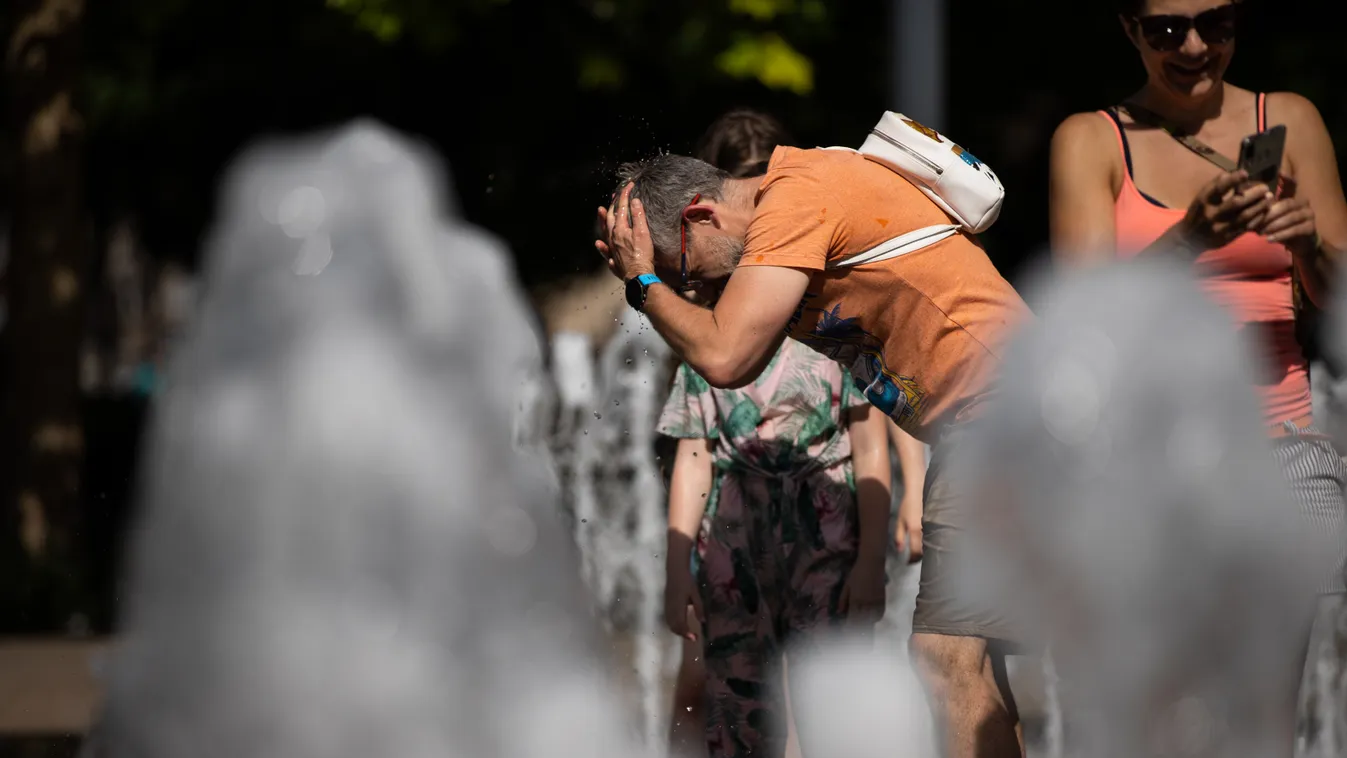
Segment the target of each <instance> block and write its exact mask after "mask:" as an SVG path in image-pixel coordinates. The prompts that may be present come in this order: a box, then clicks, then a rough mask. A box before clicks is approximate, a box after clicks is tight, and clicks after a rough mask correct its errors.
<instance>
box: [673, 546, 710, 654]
mask: <svg viewBox="0 0 1347 758" xmlns="http://www.w3.org/2000/svg"><path fill="white" fill-rule="evenodd" d="M667 574H668V576H667V578H666V579H665V580H664V623H665V624H667V625H668V627H669V631H671V632H673V633H674V634H676V635H678V636H679V637H682V638H683V639H685V640H690V641H692V642H696V641H697V635H696V634H694V633H693V632H692V630H691V629H689V628H688V607H689V606H691V608H692V610H693V612H694V613H696V614H697V620H698V621H700V622H702V623H703V624H705V623H706V616H705V615H704V614H703V612H702V598H701V595H700V594H698V592H697V582H696V581H695V580H693V578H692V569H690V568H689V567H688V566H687V565H684V566H683V567H682V568H681V569H673V568H670V569H669V570H668V572H667Z"/></svg>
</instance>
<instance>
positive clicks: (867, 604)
mask: <svg viewBox="0 0 1347 758" xmlns="http://www.w3.org/2000/svg"><path fill="white" fill-rule="evenodd" d="M884 602H885V598H884V564H883V563H882V562H880V561H857V562H856V565H854V566H852V567H851V573H850V574H848V575H847V583H846V585H845V586H844V587H842V597H841V598H840V599H839V600H838V603H837V610H838V612H839V613H843V614H846V618H847V621H848V622H850V623H863V624H876V623H878V622H879V620H880V619H881V618H883V617H884Z"/></svg>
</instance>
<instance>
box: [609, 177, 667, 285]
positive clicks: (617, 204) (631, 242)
mask: <svg viewBox="0 0 1347 758" xmlns="http://www.w3.org/2000/svg"><path fill="white" fill-rule="evenodd" d="M632 186H633V185H631V184H628V185H627V186H626V187H623V188H622V194H620V195H619V196H618V198H617V200H616V201H614V204H613V205H614V207H612V208H599V220H600V221H601V222H602V223H603V224H604V228H605V229H607V241H606V242H605V241H603V240H598V241H596V242H595V243H594V247H595V249H597V250H598V251H599V254H600V255H602V256H603V257H604V259H605V260H606V261H607V262H608V270H609V271H611V272H613V275H614V276H616V277H617V278H618V279H621V280H622V281H626V280H628V279H630V278H632V277H634V276H640V275H641V274H653V273H655V244H654V243H653V242H651V241H650V226H649V224H647V223H646V220H645V206H644V205H642V203H641V201H640V200H633V199H632V198H631V190H632Z"/></svg>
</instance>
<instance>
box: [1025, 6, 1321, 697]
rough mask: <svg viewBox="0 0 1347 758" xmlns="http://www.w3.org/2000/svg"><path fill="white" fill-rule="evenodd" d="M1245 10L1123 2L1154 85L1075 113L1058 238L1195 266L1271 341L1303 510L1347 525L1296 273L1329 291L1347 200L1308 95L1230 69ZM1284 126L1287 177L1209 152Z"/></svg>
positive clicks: (1312, 287) (1081, 251)
mask: <svg viewBox="0 0 1347 758" xmlns="http://www.w3.org/2000/svg"><path fill="white" fill-rule="evenodd" d="M1241 5H1242V3H1240V2H1231V0H1130V1H1129V0H1121V2H1118V3H1117V6H1118V8H1117V10H1118V11H1119V18H1120V20H1121V22H1122V26H1123V30H1124V31H1125V32H1126V34H1127V36H1128V39H1130V40H1131V42H1132V44H1133V45H1134V46H1135V47H1136V49H1137V51H1138V52H1139V53H1140V56H1141V62H1142V64H1143V65H1144V67H1145V70H1146V74H1147V79H1146V83H1145V84H1144V85H1143V86H1142V88H1141V89H1140V90H1139V91H1137V92H1136V93H1135V94H1133V95H1132V96H1131V97H1129V98H1127V99H1126V100H1125V101H1124V102H1123V104H1122V105H1120V106H1117V107H1113V108H1109V109H1106V110H1101V111H1098V112H1095V113H1080V114H1076V115H1074V116H1071V117H1070V118H1068V119H1067V120H1066V121H1065V122H1063V123H1062V125H1061V126H1060V127H1059V128H1058V130H1057V133H1056V134H1055V135H1054V136H1053V141H1052V158H1051V189H1050V194H1051V197H1050V208H1051V210H1050V214H1051V218H1050V220H1051V228H1052V243H1053V249H1054V250H1055V251H1058V253H1057V255H1058V257H1059V259H1062V260H1065V261H1067V262H1069V263H1083V262H1089V261H1097V260H1107V259H1111V258H1114V257H1130V256H1145V255H1180V256H1184V258H1185V259H1186V260H1188V261H1191V262H1192V265H1193V266H1194V268H1195V269H1196V272H1197V273H1198V274H1199V276H1200V277H1201V278H1202V282H1203V285H1204V289H1205V290H1206V292H1207V294H1208V295H1209V296H1210V297H1211V298H1212V299H1213V300H1215V301H1216V302H1217V303H1219V304H1221V305H1223V306H1225V307H1226V308H1227V309H1228V311H1229V312H1230V314H1231V316H1232V317H1233V318H1234V320H1235V321H1236V323H1237V324H1238V326H1239V327H1240V328H1241V329H1244V330H1247V331H1248V333H1249V334H1250V336H1252V337H1253V338H1254V339H1255V340H1256V344H1259V345H1261V346H1262V348H1263V355H1264V356H1265V358H1266V360H1265V362H1264V363H1265V366H1266V368H1267V374H1266V376H1265V378H1264V379H1263V380H1262V383H1261V386H1260V387H1259V390H1260V392H1261V394H1262V398H1263V405H1264V411H1265V414H1266V418H1267V425H1268V431H1269V434H1270V435H1271V436H1273V437H1274V438H1275V439H1276V444H1275V446H1274V449H1275V450H1276V455H1277V457H1278V460H1279V462H1280V463H1281V464H1282V468H1283V469H1284V470H1285V471H1286V473H1287V475H1288V478H1289V479H1290V483H1291V487H1292V490H1293V492H1294V494H1295V498H1296V500H1297V502H1298V504H1299V505H1300V506H1301V509H1302V512H1303V514H1304V516H1305V517H1306V518H1307V519H1309V520H1310V521H1311V522H1312V523H1313V524H1314V525H1315V526H1316V527H1318V528H1319V529H1322V530H1329V529H1332V530H1338V531H1339V532H1341V530H1342V529H1343V524H1344V511H1345V510H1347V508H1344V502H1343V479H1344V469H1343V462H1342V458H1341V456H1340V455H1339V454H1338V452H1337V451H1336V450H1334V448H1333V446H1332V444H1331V442H1329V441H1328V440H1327V439H1326V438H1325V437H1323V435H1321V434H1319V433H1318V432H1317V430H1316V429H1315V427H1314V426H1313V423H1312V422H1313V419H1312V418H1311V410H1310V409H1311V402H1310V398H1311V396H1310V382H1309V374H1308V370H1307V366H1306V362H1305V359H1304V356H1303V353H1302V351H1301V349H1300V346H1299V344H1298V342H1297V341H1296V335H1295V320H1294V318H1295V308H1294V305H1293V285H1292V282H1293V277H1292V272H1293V271H1294V272H1295V274H1296V276H1297V278H1298V279H1299V281H1300V282H1301V286H1302V289H1303V292H1304V294H1305V295H1306V296H1308V297H1309V299H1310V300H1311V301H1313V302H1314V303H1315V304H1316V305H1317V304H1322V303H1323V302H1324V301H1325V300H1326V297H1325V293H1326V292H1327V289H1328V282H1330V281H1331V280H1332V277H1333V271H1334V267H1335V265H1336V263H1337V261H1338V259H1339V255H1340V253H1339V251H1341V250H1344V249H1347V201H1344V198H1343V192H1342V185H1341V181H1340V179H1339V177H1338V170H1337V159H1336V157H1335V155H1334V151H1333V144H1332V142H1331V141H1330V140H1329V136H1328V131H1327V129H1326V128H1325V126H1324V123H1323V120H1322V119H1321V118H1320V116H1319V112H1318V110H1316V108H1315V107H1314V105H1313V104H1311V103H1310V102H1309V101H1308V100H1306V99H1305V98H1303V97H1301V96H1299V95H1296V94H1292V93H1289V92H1277V93H1272V94H1266V95H1265V94H1261V93H1254V92H1251V91H1249V90H1245V89H1241V88H1239V87H1236V86H1234V85H1233V84H1230V83H1228V82H1226V81H1225V80H1224V74H1225V70H1226V67H1227V66H1228V65H1229V63H1230V59H1231V56H1232V55H1233V53H1234V49H1235V41H1236V38H1237V37H1238V36H1239V34H1240V33H1241V32H1243V31H1244V28H1243V27H1242V26H1241V17H1242V15H1243V9H1242V8H1241ZM1278 124H1285V125H1286V130H1287V136H1286V148H1285V153H1284V156H1283V159H1282V167H1281V174H1282V181H1281V182H1280V184H1279V187H1277V188H1274V189H1269V188H1268V187H1266V186H1265V185H1263V184H1256V183H1251V182H1249V181H1247V177H1246V176H1245V175H1244V173H1243V172H1238V171H1237V172H1227V171H1225V170H1223V169H1222V168H1220V167H1218V165H1217V163H1219V161H1213V160H1212V159H1210V158H1208V157H1204V156H1203V155H1201V154H1200V152H1201V149H1202V146H1203V145H1206V146H1209V148H1210V149H1211V150H1214V151H1215V152H1216V153H1219V154H1221V155H1223V156H1227V157H1229V156H1237V155H1238V154H1239V147H1240V143H1241V141H1242V140H1243V139H1244V137H1246V136H1248V135H1249V134H1251V133H1253V132H1261V131H1263V130H1264V129H1267V128H1269V127H1270V126H1275V125H1278ZM1192 138H1196V139H1195V140H1194V139H1192ZM1321 590H1322V591H1323V593H1324V594H1325V598H1326V599H1325V603H1324V606H1325V608H1326V610H1325V613H1327V614H1336V613H1337V611H1335V610H1332V609H1333V608H1339V607H1341V598H1342V593H1343V590H1344V584H1343V571H1342V562H1341V560H1340V561H1339V564H1338V566H1337V569H1336V570H1335V571H1333V573H1332V575H1331V576H1330V577H1327V578H1326V581H1325V583H1324V585H1323V587H1322V588H1321ZM1314 644H1316V645H1317V644H1318V643H1317V642H1316V643H1314ZM1306 689H1312V688H1308V687H1307V688H1306Z"/></svg>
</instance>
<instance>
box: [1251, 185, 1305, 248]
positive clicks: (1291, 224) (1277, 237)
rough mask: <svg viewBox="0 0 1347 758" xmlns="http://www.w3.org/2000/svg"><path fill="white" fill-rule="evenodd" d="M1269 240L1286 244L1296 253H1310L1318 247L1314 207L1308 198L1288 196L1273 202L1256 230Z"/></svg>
mask: <svg viewBox="0 0 1347 758" xmlns="http://www.w3.org/2000/svg"><path fill="white" fill-rule="evenodd" d="M1255 231H1257V232H1258V233H1260V234H1262V235H1263V236H1264V237H1267V240H1268V242H1276V243H1280V244H1283V245H1286V246H1287V247H1288V248H1290V249H1291V252H1292V253H1294V254H1296V255H1309V254H1312V253H1313V252H1314V251H1315V248H1317V247H1318V243H1317V242H1316V239H1317V237H1318V229H1317V228H1316V227H1315V224H1314V209H1313V208H1311V207H1310V203H1309V201H1308V200H1305V199H1303V198H1295V197H1287V198H1283V199H1281V200H1278V201H1277V202H1275V203H1273V204H1272V205H1271V207H1269V208H1268V210H1267V215H1266V216H1264V218H1263V219H1262V223H1261V224H1260V225H1259V226H1258V228H1257V229H1256V230H1255Z"/></svg>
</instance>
